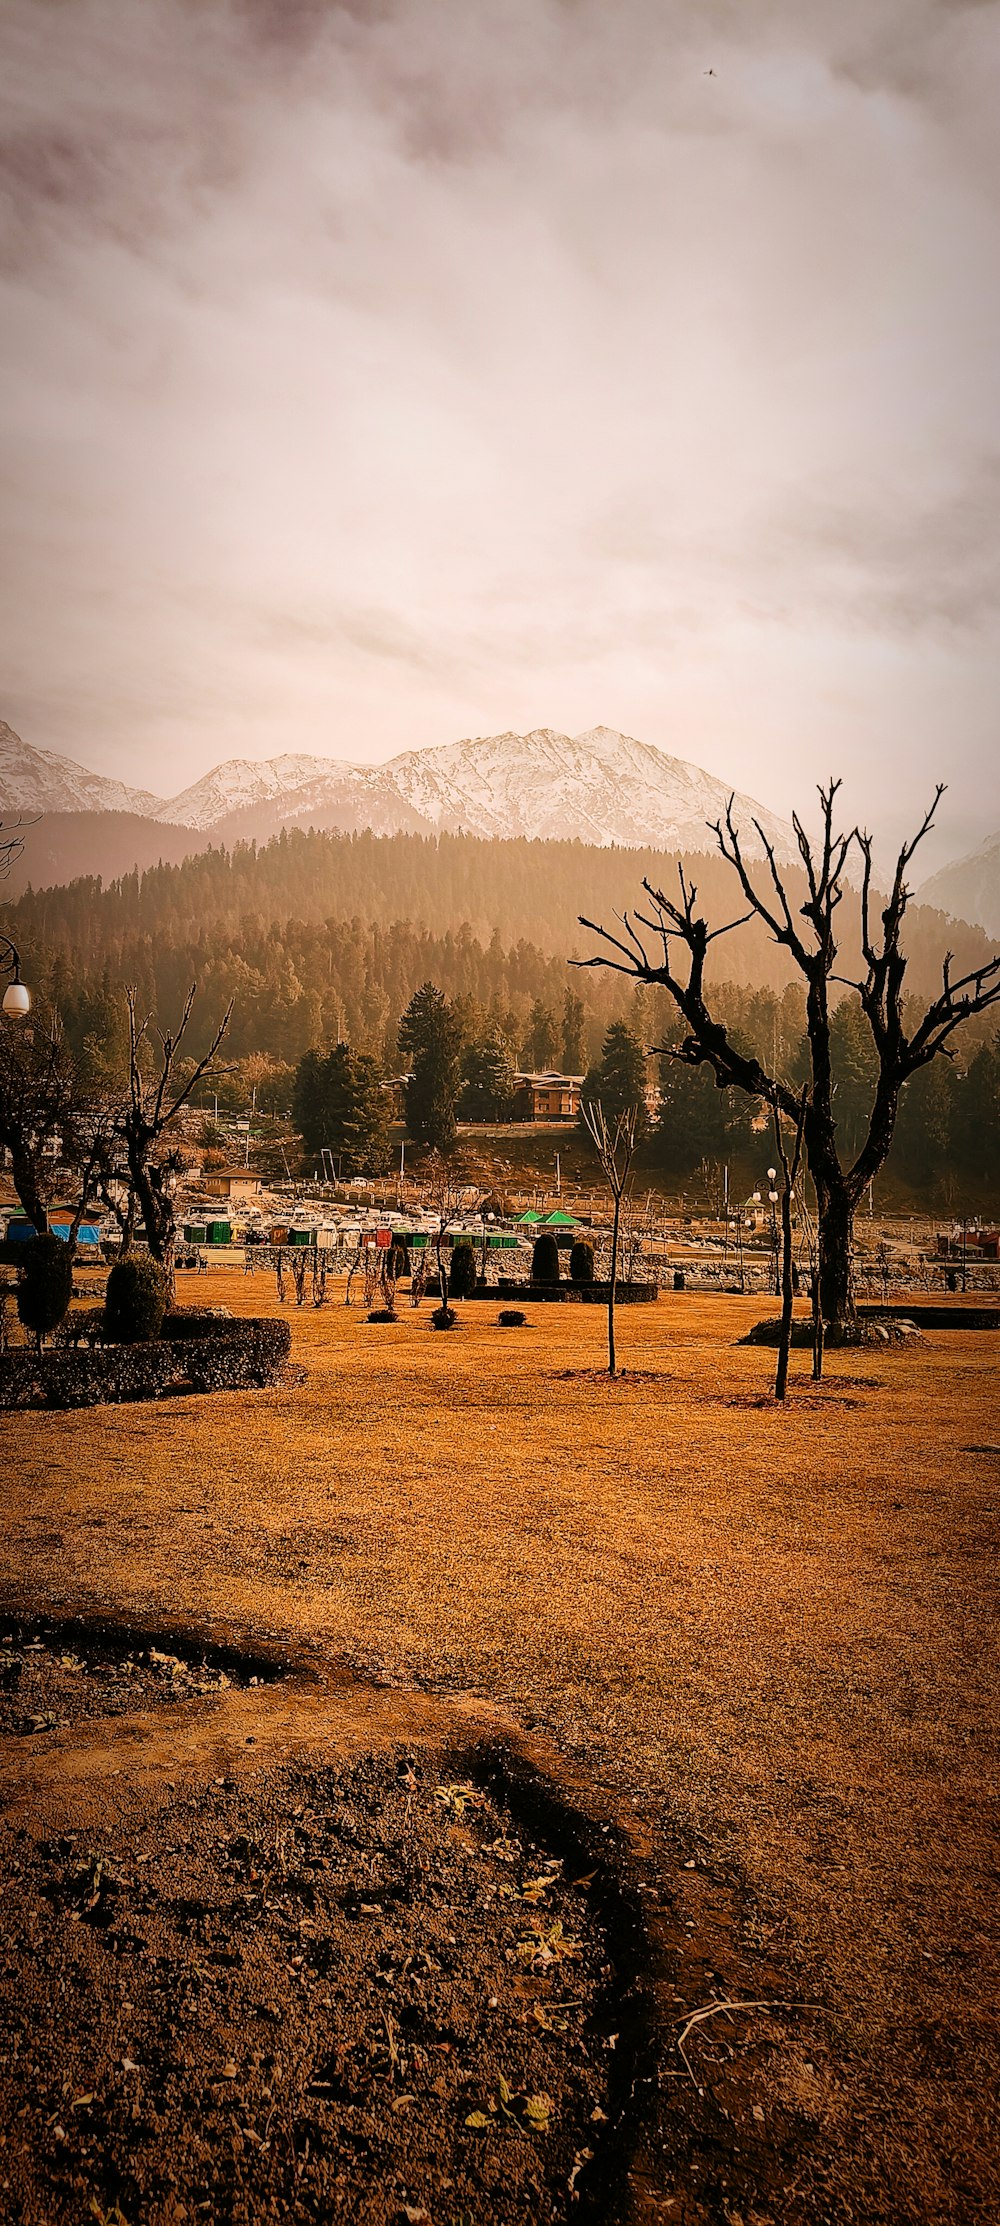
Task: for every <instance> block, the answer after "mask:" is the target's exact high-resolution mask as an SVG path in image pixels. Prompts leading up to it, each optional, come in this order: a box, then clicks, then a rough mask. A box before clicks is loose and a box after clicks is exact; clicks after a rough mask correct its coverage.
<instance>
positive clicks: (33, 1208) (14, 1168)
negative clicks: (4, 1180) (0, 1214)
mask: <svg viewBox="0 0 1000 2226" xmlns="http://www.w3.org/2000/svg"><path fill="white" fill-rule="evenodd" d="M10 1172H11V1179H12V1181H13V1184H14V1189H15V1191H16V1193H17V1196H18V1199H19V1201H20V1204H21V1207H22V1209H23V1212H24V1214H25V1216H26V1218H27V1219H28V1220H29V1221H30V1223H31V1225H32V1228H33V1229H34V1230H35V1231H36V1232H37V1234H38V1236H40V1237H44V1236H45V1235H46V1233H47V1231H48V1226H49V1217H48V1214H47V1212H46V1210H45V1203H44V1200H43V1198H42V1194H41V1189H40V1187H39V1182H38V1174H37V1170H36V1167H35V1161H34V1157H33V1155H32V1154H31V1153H30V1152H24V1151H21V1150H19V1149H18V1147H17V1145H11V1148H10Z"/></svg>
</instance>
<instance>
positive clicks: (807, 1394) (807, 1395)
mask: <svg viewBox="0 0 1000 2226" xmlns="http://www.w3.org/2000/svg"><path fill="white" fill-rule="evenodd" d="M714 1404H715V1405H716V1406H719V1407H765V1408H772V1409H773V1411H774V1412H775V1414H793V1413H795V1412H797V1410H798V1409H799V1408H800V1407H811V1408H814V1409H815V1408H820V1407H860V1405H861V1401H860V1399H842V1398H839V1397H837V1396H836V1395H835V1396H834V1397H833V1398H832V1399H831V1398H830V1397H829V1396H828V1395H827V1393H826V1392H823V1391H799V1390H798V1389H797V1387H795V1386H794V1385H791V1384H790V1385H789V1388H788V1398H787V1399H786V1400H785V1401H784V1402H782V1401H781V1400H779V1399H776V1398H775V1396H774V1393H773V1391H734V1392H727V1393H726V1394H725V1396H724V1397H720V1398H718V1399H716V1400H715V1402H714Z"/></svg>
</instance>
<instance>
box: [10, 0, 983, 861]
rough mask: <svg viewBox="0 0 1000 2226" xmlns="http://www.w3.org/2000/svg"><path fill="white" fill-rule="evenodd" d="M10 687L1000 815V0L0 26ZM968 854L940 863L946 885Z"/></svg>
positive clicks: (319, 8) (973, 833) (216, 738)
mask: <svg viewBox="0 0 1000 2226" xmlns="http://www.w3.org/2000/svg"><path fill="white" fill-rule="evenodd" d="M2 45H3V67H2V71H0V83H2V91H0V102H2V111H3V112H2V117H0V125H2V142H0V190H2V200H0V226H2V242H0V333H2V336H3V337H2V340H0V350H2V354H3V359H4V375H3V379H2V382H0V442H2V462H0V472H2V504H3V518H4V524H3V533H2V561H3V574H4V576H3V581H2V594H0V628H2V635H3V639H2V670H3V674H4V688H3V699H2V701H0V715H3V716H5V717H6V718H7V719H9V720H10V722H11V724H12V725H13V726H14V727H15V728H16V729H17V731H18V732H19V733H21V734H22V735H23V737H24V739H25V740H26V741H29V742H31V743H33V744H34V745H35V746H36V747H39V748H51V749H57V750H61V751H64V752H66V753H67V754H68V755H70V756H71V757H75V758H77V759H79V760H80V761H81V762H82V763H84V764H87V765H89V766H92V767H93V768H94V769H95V770H97V771H100V772H104V773H109V774H114V775H117V776H119V777H121V778H123V779H126V780H129V781H131V782H132V783H134V784H135V785H136V786H142V787H149V788H152V789H154V790H155V791H156V792H157V793H161V794H164V795H171V794H175V793H176V792H177V791H178V790H179V789H180V788H181V787H183V786H184V785H186V783H188V782H189V781H192V780H194V779H196V778H197V777H198V776H199V775H200V774H201V773H203V772H205V771H207V770H208V769H209V767H210V766H212V765H213V764H215V763H217V762H218V761H219V760H220V759H222V758H226V757H230V756H234V755H237V756H245V757H269V756H273V755H276V754H278V753H280V752H282V751H286V750H292V751H299V750H305V751H315V752H316V753H317V754H319V755H330V756H333V757H342V758H346V759H349V760H352V761H354V762H371V761H374V760H379V759H382V758H385V757H388V756H391V755H393V754H394V753H395V752H397V751H399V750H402V749H409V748H414V747H420V746H424V745H427V744H433V743H440V742H453V741H456V740H458V739H459V738H461V737H463V736H466V735H476V734H494V733H498V732H503V731H506V730H508V729H510V730H513V731H517V732H523V731H525V730H527V729H529V728H532V727H536V726H550V727H555V728H557V729H558V730H560V731H563V732H568V733H577V732H580V731H582V730H584V729H586V728H589V727H593V726H595V725H598V724H605V725H608V726H611V727H617V728H620V729H622V730H623V731H625V732H627V733H631V734H634V735H637V736H639V737H640V738H641V739H642V740H644V741H647V742H652V743H655V744H657V745H659V747H660V748H662V749H665V750H668V751H670V752H672V753H673V754H675V755H677V756H679V757H683V758H688V759H691V760H693V761H694V762H695V763H697V764H699V765H701V766H704V767H705V768H706V769H707V770H708V771H710V772H712V773H716V774H719V775H720V776H722V777H723V778H725V779H728V780H731V781H732V782H733V783H734V785H735V786H737V787H739V788H741V789H743V790H745V791H749V792H750V793H751V794H753V795H756V796H758V797H759V798H761V799H762V800H763V801H764V802H766V803H767V804H769V805H770V806H771V807H772V808H774V809H775V810H778V811H780V812H782V813H783V814H787V812H788V811H789V810H790V808H791V806H792V805H793V804H795V803H796V802H798V803H799V804H801V803H803V801H805V802H808V797H809V792H810V787H811V784H812V783H813V782H814V781H816V780H819V779H821V778H822V777H824V776H825V775H826V774H828V773H829V772H831V771H835V772H837V773H841V774H843V776H844V778H845V789H846V793H847V796H848V798H849V805H848V809H849V812H850V816H851V817H859V818H861V819H862V820H864V821H866V822H867V823H868V824H869V825H871V826H872V827H873V829H874V831H875V832H876V835H877V836H878V838H879V839H880V840H881V841H884V842H888V841H889V840H892V839H894V838H895V836H896V835H897V834H898V833H900V832H901V831H902V829H903V828H904V827H905V826H906V825H908V824H909V822H910V821H911V820H912V818H913V816H914V812H915V811H916V809H917V807H918V806H920V807H921V808H922V806H923V803H924V801H925V800H926V798H927V795H928V792H929V790H930V788H931V786H932V784H933V782H934V780H935V779H937V778H942V779H947V780H948V782H949V783H950V789H949V795H948V798H947V799H946V807H945V812H944V814H943V817H942V834H941V838H940V843H941V850H940V855H941V856H943V855H946V854H947V855H955V854H956V853H958V852H960V851H961V850H962V849H967V848H970V847H972V846H973V844H974V843H976V842H978V841H979V840H981V839H982V836H983V835H984V834H985V833H987V832H988V831H989V830H990V829H991V828H992V827H994V826H996V825H1000V775H998V773H997V762H998V759H1000V750H998V748H997V734H998V725H1000V689H998V685H997V683H998V678H1000V615H998V595H997V590H998V582H1000V377H998V373H997V365H998V362H1000V288H998V286H997V283H996V280H997V268H998V248H1000V238H998V234H1000V223H998V210H1000V134H998V132H997V129H996V116H997V113H998V109H1000V5H997V4H996V0H977V4H969V0H838V4H837V6H835V7H831V6H830V5H829V0H752V4H749V5H748V4H747V0H474V4H470V0H346V4H342V5H339V6H335V5H331V4H329V0H225V4H223V0H128V5H127V6H125V7H123V6H122V5H121V0H5V7H4V10H3V31H2ZM936 862H937V855H931V854H930V853H928V855H927V858H926V867H927V869H928V870H929V868H930V866H931V865H932V864H934V863H936Z"/></svg>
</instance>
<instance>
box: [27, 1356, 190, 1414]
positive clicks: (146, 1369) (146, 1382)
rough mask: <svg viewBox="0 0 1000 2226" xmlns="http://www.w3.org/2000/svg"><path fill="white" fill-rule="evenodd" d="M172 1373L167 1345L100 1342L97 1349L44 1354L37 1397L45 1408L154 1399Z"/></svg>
mask: <svg viewBox="0 0 1000 2226" xmlns="http://www.w3.org/2000/svg"><path fill="white" fill-rule="evenodd" d="M176 1372H177V1363H176V1360H175V1358H174V1355H173V1352H172V1351H171V1348H170V1346H169V1345H162V1344H159V1345H154V1344H146V1345H111V1346H109V1345H106V1346H105V1347H104V1349H103V1351H100V1352H91V1353H73V1352H65V1351H64V1352H55V1353H46V1354H45V1355H44V1358H43V1363H42V1367H41V1370H40V1375H41V1379H42V1382H41V1389H42V1396H43V1398H44V1401H45V1404H46V1406H47V1407H100V1406H107V1405H110V1404H111V1403H112V1402H116V1401H118V1400H122V1399H158V1398H159V1397H160V1395H161V1393H162V1392H164V1391H165V1390H166V1388H167V1385H168V1384H169V1383H170V1382H171V1380H172V1378H173V1377H174V1376H175V1374H176Z"/></svg>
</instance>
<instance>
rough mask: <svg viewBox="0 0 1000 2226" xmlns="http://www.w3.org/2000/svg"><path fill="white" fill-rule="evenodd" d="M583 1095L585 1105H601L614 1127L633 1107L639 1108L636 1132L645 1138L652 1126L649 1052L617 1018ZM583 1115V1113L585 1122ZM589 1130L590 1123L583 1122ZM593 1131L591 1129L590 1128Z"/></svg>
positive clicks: (586, 1078)
mask: <svg viewBox="0 0 1000 2226" xmlns="http://www.w3.org/2000/svg"><path fill="white" fill-rule="evenodd" d="M580 1097H581V1100H582V1103H583V1104H584V1105H601V1106H603V1108H604V1116H605V1119H606V1120H607V1121H608V1123H609V1124H610V1125H611V1126H612V1127H613V1126H614V1123H615V1122H616V1121H617V1120H618V1119H619V1117H620V1115H621V1114H623V1113H627V1112H628V1110H629V1108H630V1107H631V1106H634V1107H635V1108H636V1111H637V1115H638V1120H637V1128H636V1133H637V1136H638V1137H642V1136H643V1135H644V1134H645V1132H646V1130H647V1128H648V1125H649V1117H648V1114H647V1111H646V1054H645V1052H644V1051H643V1048H642V1045H641V1043H640V1042H639V1039H638V1037H637V1036H634V1035H633V1034H632V1030H631V1028H628V1027H626V1025H625V1022H624V1021H623V1020H614V1021H612V1023H611V1026H610V1028H609V1029H608V1032H607V1035H606V1036H605V1038H604V1043H603V1046H602V1050H601V1056H600V1060H599V1062H598V1064H597V1066H596V1067H591V1069H590V1072H589V1074H588V1075H587V1076H586V1077H585V1079H584V1083H583V1087H582V1089H581V1092H580ZM582 1119H583V1116H582V1114H581V1121H582ZM583 1126H584V1128H585V1130H586V1123H585V1122H584V1123H583ZM587 1133H588V1134H589V1131H587Z"/></svg>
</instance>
